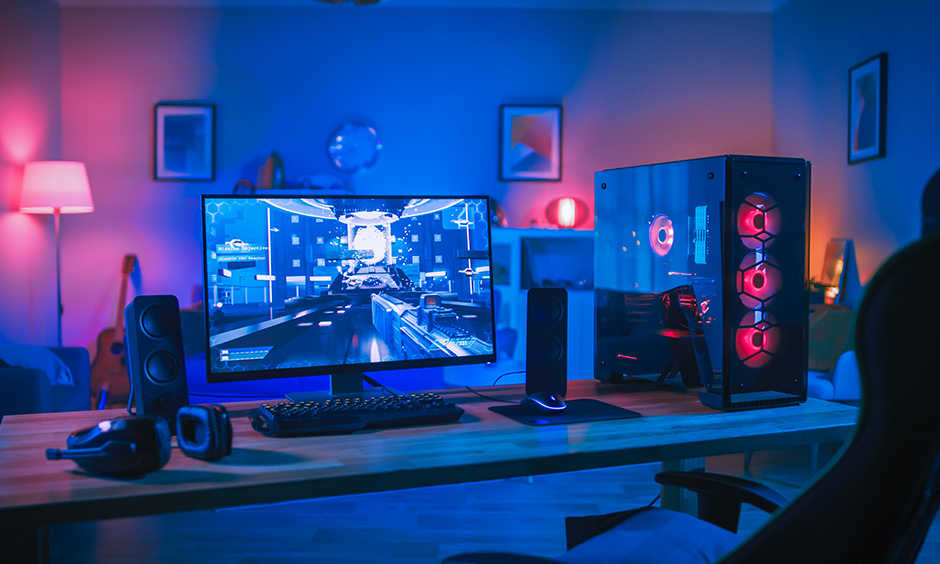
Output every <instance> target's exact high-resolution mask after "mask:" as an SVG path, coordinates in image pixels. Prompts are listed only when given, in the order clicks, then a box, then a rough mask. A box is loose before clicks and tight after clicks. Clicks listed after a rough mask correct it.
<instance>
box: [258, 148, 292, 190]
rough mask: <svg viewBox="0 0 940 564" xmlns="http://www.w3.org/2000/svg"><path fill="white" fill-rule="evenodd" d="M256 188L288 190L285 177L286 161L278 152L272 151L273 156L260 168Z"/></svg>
mask: <svg viewBox="0 0 940 564" xmlns="http://www.w3.org/2000/svg"><path fill="white" fill-rule="evenodd" d="M255 186H256V187H257V188H258V189H259V190H272V189H273V190H283V189H284V188H287V180H286V177H285V176H284V159H282V158H281V156H280V155H279V154H277V151H271V156H270V157H268V160H267V161H265V163H264V164H263V165H261V166H260V167H258V182H257V183H256V184H255Z"/></svg>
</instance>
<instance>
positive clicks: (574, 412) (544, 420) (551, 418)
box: [490, 399, 641, 426]
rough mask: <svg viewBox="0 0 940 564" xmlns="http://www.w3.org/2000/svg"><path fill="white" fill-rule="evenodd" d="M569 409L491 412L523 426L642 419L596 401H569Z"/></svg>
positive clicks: (518, 407)
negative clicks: (553, 411)
mask: <svg viewBox="0 0 940 564" xmlns="http://www.w3.org/2000/svg"><path fill="white" fill-rule="evenodd" d="M567 403H568V409H566V410H564V411H562V412H561V413H557V414H556V413H553V414H546V415H542V414H538V413H532V412H531V411H529V410H528V409H526V408H524V407H522V406H521V405H519V404H508V405H494V406H493V407H491V408H490V411H492V412H494V413H498V414H500V415H502V416H503V417H508V418H510V419H512V420H513V421H517V422H519V423H522V424H523V425H534V426H541V425H567V424H569V423H586V422H588V421H604V420H607V419H632V418H634V417H641V415H640V414H639V413H637V412H635V411H630V410H629V409H624V408H622V407H617V406H616V405H610V404H609V403H604V402H602V401H598V400H596V399H573V400H568V402H567Z"/></svg>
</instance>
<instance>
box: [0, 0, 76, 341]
mask: <svg viewBox="0 0 940 564" xmlns="http://www.w3.org/2000/svg"><path fill="white" fill-rule="evenodd" d="M60 92H61V86H60V72H59V9H58V6H57V5H55V4H54V3H52V2H39V1H37V0H4V1H3V2H2V3H0V343H3V342H5V341H10V342H14V343H43V344H49V345H51V344H55V342H56V287H55V254H54V253H55V245H54V241H55V239H54V237H53V222H52V216H41V215H39V216H34V215H24V214H20V213H18V212H17V211H16V210H17V209H19V195H20V184H21V179H22V173H23V164H24V163H26V162H27V161H32V160H42V159H58V158H60V154H61V142H62V140H61V109H60V108H61V95H60ZM71 227H72V225H71V222H70V221H69V219H64V220H63V222H62V230H63V232H66V234H67V232H68V230H70V229H71Z"/></svg>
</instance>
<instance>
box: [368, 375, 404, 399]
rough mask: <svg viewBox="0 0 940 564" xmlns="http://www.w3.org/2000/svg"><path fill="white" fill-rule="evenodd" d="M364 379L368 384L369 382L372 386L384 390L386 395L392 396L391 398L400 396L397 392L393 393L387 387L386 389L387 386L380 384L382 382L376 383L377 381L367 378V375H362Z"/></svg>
mask: <svg viewBox="0 0 940 564" xmlns="http://www.w3.org/2000/svg"><path fill="white" fill-rule="evenodd" d="M362 379H363V380H365V381H366V382H368V383H369V384H370V385H372V386H375V387H376V388H382V389H383V390H385V393H387V394H388V395H390V396H397V395H398V394H396V393H395V392H393V391H391V390H389V389H388V388H386V387H385V384H382V383H380V382H378V381H376V380H374V379H372V378H370V377H369V376H367V375H365V374H363V375H362Z"/></svg>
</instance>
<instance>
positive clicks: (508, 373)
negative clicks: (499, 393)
mask: <svg viewBox="0 0 940 564" xmlns="http://www.w3.org/2000/svg"><path fill="white" fill-rule="evenodd" d="M510 374H525V370H514V371H512V372H506V373H505V374H500V375H499V378H496V379H495V380H493V383H492V384H490V385H491V386H495V385H496V383H497V382H499V381H500V379H502V377H503V376H509V375H510ZM464 387H465V388H467V391H468V392H470V393H471V394H476V395H478V396H480V397H481V398H484V399H488V400H492V401H501V402H503V403H519V402H518V401H511V400H504V399H500V398H494V397H491V396H485V395H483V394H481V393H480V392H478V391H476V390H474V389H473V388H471V387H470V386H464Z"/></svg>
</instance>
